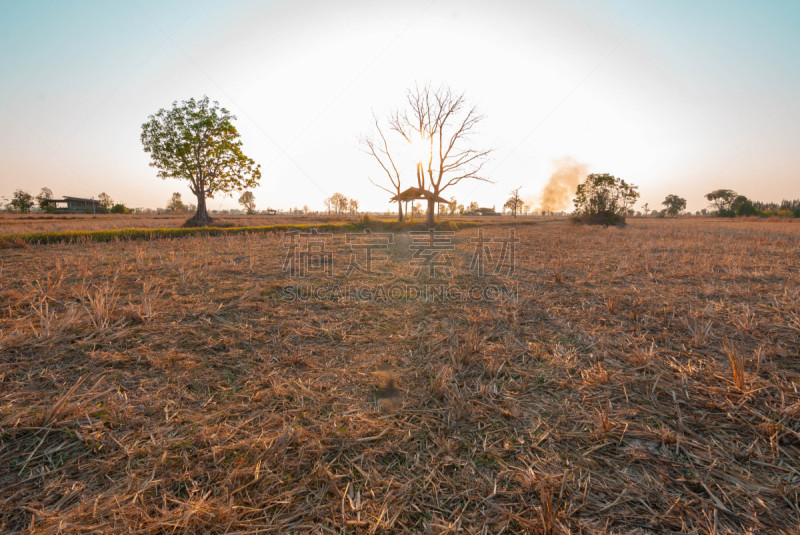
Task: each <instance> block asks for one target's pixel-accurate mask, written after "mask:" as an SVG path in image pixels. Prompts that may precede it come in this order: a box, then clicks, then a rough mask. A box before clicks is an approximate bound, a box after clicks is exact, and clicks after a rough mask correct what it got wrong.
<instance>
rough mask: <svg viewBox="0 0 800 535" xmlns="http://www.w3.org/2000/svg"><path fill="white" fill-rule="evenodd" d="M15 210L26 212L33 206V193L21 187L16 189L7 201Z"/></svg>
mask: <svg viewBox="0 0 800 535" xmlns="http://www.w3.org/2000/svg"><path fill="white" fill-rule="evenodd" d="M9 204H10V205H11V206H12V207H13V208H14V209H15V210H18V211H19V212H22V213H23V214H24V213H27V212H29V211H30V209H31V207H33V195H31V194H30V193H28V192H27V191H25V190H23V189H18V190H17V191H15V192H14V196H13V197H12V198H11V202H10V203H9Z"/></svg>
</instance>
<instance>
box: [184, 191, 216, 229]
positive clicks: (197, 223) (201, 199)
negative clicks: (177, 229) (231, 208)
mask: <svg viewBox="0 0 800 535" xmlns="http://www.w3.org/2000/svg"><path fill="white" fill-rule="evenodd" d="M211 221H213V219H211V218H210V217H209V216H208V211H207V210H206V195H205V192H201V193H198V195H197V212H196V213H195V214H194V215H193V216H192V218H191V219H189V220H187V221H186V223H184V224H183V226H184V227H207V226H208V225H209V223H211Z"/></svg>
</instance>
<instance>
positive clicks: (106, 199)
mask: <svg viewBox="0 0 800 535" xmlns="http://www.w3.org/2000/svg"><path fill="white" fill-rule="evenodd" d="M97 201H98V203H100V210H101V211H103V212H110V211H111V208H112V207H113V206H114V201H113V200H112V199H111V196H110V195H109V194H108V193H106V192H103V193H101V194H100V195H98V196H97Z"/></svg>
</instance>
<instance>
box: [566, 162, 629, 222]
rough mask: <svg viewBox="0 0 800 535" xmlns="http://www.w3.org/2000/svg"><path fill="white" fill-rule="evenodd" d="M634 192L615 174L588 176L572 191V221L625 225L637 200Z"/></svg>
mask: <svg viewBox="0 0 800 535" xmlns="http://www.w3.org/2000/svg"><path fill="white" fill-rule="evenodd" d="M637 189H638V188H637V186H634V185H631V184H628V183H627V182H625V181H624V180H622V179H621V178H617V177H615V176H614V175H609V174H607V173H604V174H591V175H589V176H588V177H586V180H585V181H584V182H583V183H582V184H579V185H578V189H577V191H576V192H575V201H574V202H575V216H574V218H573V220H574V221H577V222H580V223H587V224H592V225H624V224H625V214H627V213H628V208H629V207H630V206H631V205H633V203H634V202H636V199H638V198H639V192H638V191H637Z"/></svg>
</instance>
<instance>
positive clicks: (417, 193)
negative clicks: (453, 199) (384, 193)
mask: <svg viewBox="0 0 800 535" xmlns="http://www.w3.org/2000/svg"><path fill="white" fill-rule="evenodd" d="M418 199H426V200H427V199H433V201H434V202H440V203H447V202H450V201H448V200H447V199H445V198H444V197H440V196H439V195H434V194H433V192H430V191H428V190H424V189H422V188H408V189H407V190H405V191H403V192H401V193H399V194H398V195H395V196H394V197H392V201H394V202H405V201H415V200H418Z"/></svg>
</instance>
